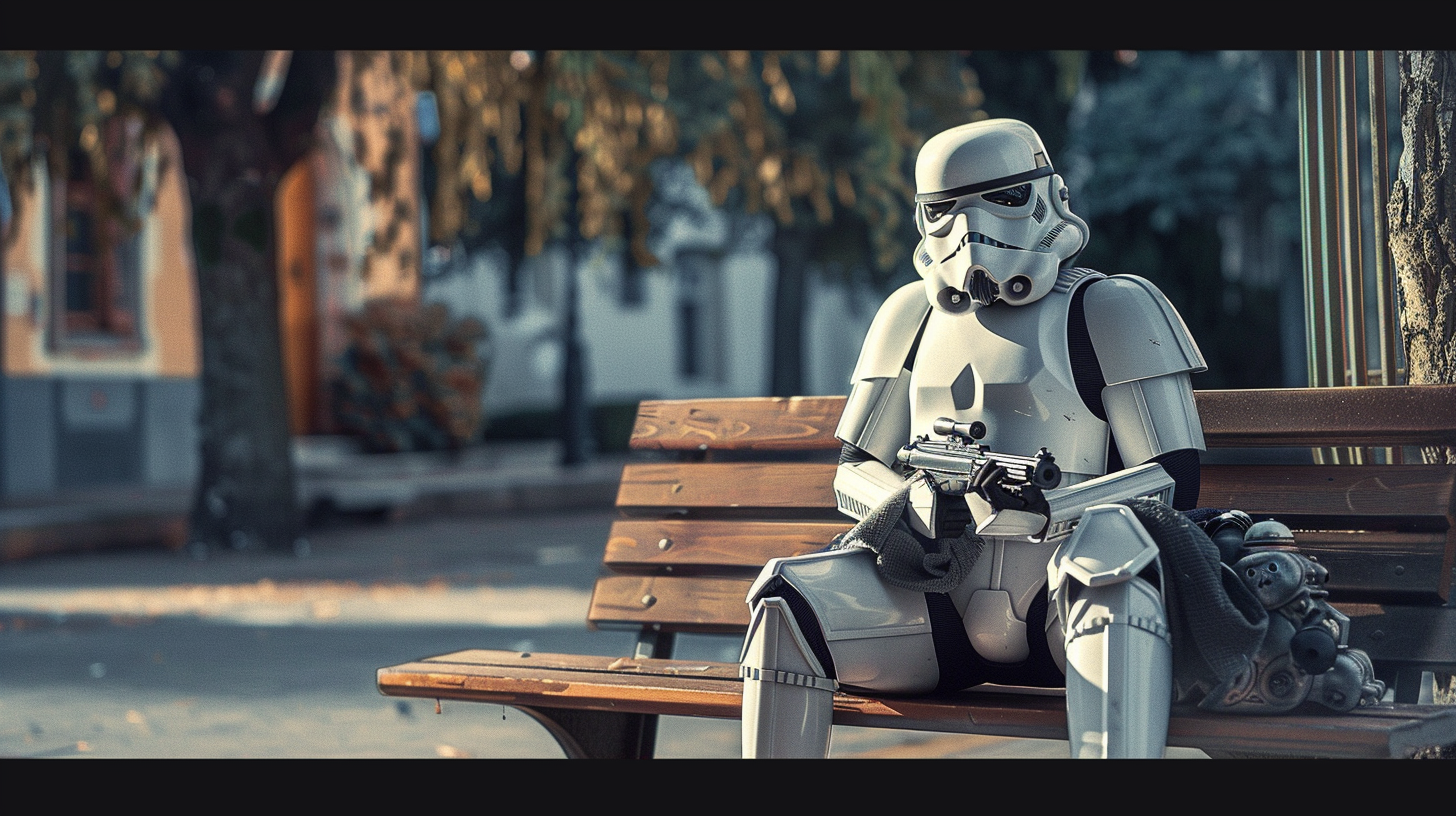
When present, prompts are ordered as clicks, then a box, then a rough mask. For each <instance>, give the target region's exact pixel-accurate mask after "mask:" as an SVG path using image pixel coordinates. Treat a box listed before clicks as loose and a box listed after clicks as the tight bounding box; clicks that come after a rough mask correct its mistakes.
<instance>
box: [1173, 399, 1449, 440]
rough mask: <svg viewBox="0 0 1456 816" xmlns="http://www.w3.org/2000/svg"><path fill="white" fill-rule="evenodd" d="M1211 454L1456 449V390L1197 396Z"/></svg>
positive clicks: (1200, 417) (1205, 436)
mask: <svg viewBox="0 0 1456 816" xmlns="http://www.w3.org/2000/svg"><path fill="white" fill-rule="evenodd" d="M1193 398H1194V401H1195V402H1196V403H1197V404H1198V415H1199V419H1200V420H1201V421H1202V423H1203V435H1204V439H1205V441H1206V442H1207V444H1208V445H1209V446H1210V447H1220V448H1239V447H1327V446H1331V440H1332V439H1338V440H1340V442H1339V444H1338V445H1335V446H1336V447H1339V446H1350V447H1385V446H1405V445H1417V446H1419V445H1443V444H1456V385H1386V386H1368V385H1362V386H1348V387H1336V388H1257V389H1228V390H1214V391H1194V392H1193Z"/></svg>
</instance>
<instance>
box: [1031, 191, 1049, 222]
mask: <svg viewBox="0 0 1456 816" xmlns="http://www.w3.org/2000/svg"><path fill="white" fill-rule="evenodd" d="M1046 210H1047V208H1046V199H1044V198H1042V197H1041V196H1037V197H1036V209H1034V210H1032V211H1031V217H1032V218H1035V219H1036V223H1038V224H1040V223H1041V222H1042V220H1044V219H1045V218H1046Z"/></svg>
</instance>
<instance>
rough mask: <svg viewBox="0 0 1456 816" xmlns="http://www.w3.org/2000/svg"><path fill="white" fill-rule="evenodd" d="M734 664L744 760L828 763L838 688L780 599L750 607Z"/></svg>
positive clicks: (768, 599)
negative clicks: (740, 696) (739, 688)
mask: <svg viewBox="0 0 1456 816" xmlns="http://www.w3.org/2000/svg"><path fill="white" fill-rule="evenodd" d="M739 662H740V663H741V669H740V671H741V673H742V675H743V757H744V758H745V759H755V758H774V759H777V758H812V759H822V758H825V757H828V756H829V731H830V725H831V723H832V721H833V715H834V689H835V688H836V687H837V684H836V683H835V681H833V680H831V679H829V678H828V677H827V676H825V675H826V672H825V671H824V668H823V667H822V666H821V665H820V664H819V661H818V659H816V658H815V657H814V653H813V651H811V650H810V649H809V644H808V643H807V642H806V641H805V640H804V636H803V635H802V634H801V633H800V631H799V627H798V625H797V624H795V623H794V616H793V614H792V613H790V612H789V608H788V604H786V603H784V600H783V599H782V598H775V597H769V598H764V599H762V600H760V601H759V602H758V603H757V604H756V605H755V607H754V610H753V622H752V623H751V624H750V625H749V631H748V639H747V640H746V641H745V642H744V646H743V656H742V658H741V659H740V661H739Z"/></svg>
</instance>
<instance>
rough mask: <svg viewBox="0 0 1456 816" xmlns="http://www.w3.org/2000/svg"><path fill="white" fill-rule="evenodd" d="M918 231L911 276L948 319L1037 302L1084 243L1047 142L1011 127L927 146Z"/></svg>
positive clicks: (920, 175)
mask: <svg viewBox="0 0 1456 816" xmlns="http://www.w3.org/2000/svg"><path fill="white" fill-rule="evenodd" d="M915 226H916V227H917V228H918V229H919V230H920V235H921V241H920V245H919V246H918V247H916V248H915V271H916V272H918V273H919V274H920V277H921V278H923V279H924V280H925V287H926V294H927V295H928V296H929V298H930V302H931V303H932V304H933V305H935V306H936V307H937V308H940V309H943V310H945V311H949V312H962V311H965V310H967V309H969V308H971V307H972V305H973V304H978V305H980V306H989V305H991V304H992V303H994V302H996V301H997V300H1002V301H1005V302H1007V303H1009V304H1011V305H1013V306H1020V305H1023V304H1026V303H1031V302H1033V301H1035V300H1037V299H1038V298H1041V297H1042V296H1044V295H1046V294H1047V293H1048V292H1050V291H1051V290H1052V286H1053V285H1054V284H1055V283H1056V280H1057V271H1058V269H1060V268H1061V267H1062V266H1063V265H1064V264H1070V262H1071V261H1072V259H1073V258H1075V257H1076V256H1077V253H1079V252H1081V251H1082V249H1083V247H1085V246H1087V237H1088V231H1087V224H1086V222H1085V221H1083V220H1082V219H1081V218H1078V217H1077V216H1076V215H1073V214H1072V211H1071V210H1070V209H1068V207H1067V187H1066V185H1065V184H1064V183H1063V182H1062V177H1061V176H1059V175H1057V174H1056V173H1055V171H1053V169H1052V164H1051V160H1050V159H1049V158H1047V154H1046V148H1045V147H1044V146H1043V145H1042V143H1041V137H1040V136H1038V135H1037V133H1036V131H1035V130H1032V129H1031V126H1029V125H1027V124H1025V123H1024V122H1018V121H1016V120H1014V119H988V120H985V121H981V122H973V123H971V124H968V125H960V126H958V127H954V128H951V129H950V130H947V131H944V132H942V133H939V134H937V135H935V136H933V137H931V138H930V140H929V141H927V142H926V143H925V146H924V147H922V148H921V149H920V154H919V156H918V157H917V158H916V161H915Z"/></svg>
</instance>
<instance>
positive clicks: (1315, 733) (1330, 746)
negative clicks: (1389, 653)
mask: <svg viewBox="0 0 1456 816" xmlns="http://www.w3.org/2000/svg"><path fill="white" fill-rule="evenodd" d="M378 682H379V688H380V690H381V691H382V692H384V693H385V694H389V695H396V696H402V697H420V696H423V697H432V698H435V699H440V700H466V701H471V702H483V703H497V704H500V705H509V706H514V707H518V708H521V709H522V710H525V711H527V713H530V714H533V716H535V712H536V711H544V712H546V717H547V719H548V720H549V719H551V718H552V716H553V713H554V712H556V711H559V710H561V709H567V710H572V711H577V712H582V713H585V712H594V713H595V715H596V716H597V717H598V718H599V719H600V723H599V724H598V727H597V728H596V730H595V732H596V733H607V732H610V731H611V730H612V721H613V720H618V721H626V720H628V718H629V716H630V715H642V714H647V715H673V716H685V717H713V718H718V719H732V720H736V719H738V718H739V717H740V715H741V711H742V683H741V681H740V680H739V679H738V664H736V663H720V662H713V661H690V660H670V659H667V660H664V659H653V658H625V657H615V658H614V657H601V656H591V655H567V654H536V653H522V652H512V651H502V650H491V649H465V650H462V651H459V652H452V653H450V654H444V655H440V656H438V657H429V658H425V659H423V660H418V661H414V662H410V663H404V664H401V665H398V666H392V667H389V668H387V669H381V670H380V671H379V677H378ZM588 718H589V717H588ZM538 719H539V717H538ZM834 722H835V724H837V725H851V726H867V727H878V728H903V729H913V730H917V731H937V732H946V733H962V734H983V735H987V736H999V737H1017V738H1026V739H1051V740H1065V739H1066V735H1067V712H1066V698H1065V696H1064V695H1063V693H1062V691H1061V690H1060V689H1027V688H1016V687H989V686H987V687H982V688H979V689H974V690H969V691H962V692H957V693H955V694H947V695H930V696H917V697H904V698H894V697H885V696H875V697H865V696H859V695H855V694H852V693H844V692H840V693H837V694H835V696H834ZM543 724H547V723H543ZM548 727H550V726H549V724H548ZM1453 734H1456V706H1439V705H1395V704H1381V705H1375V706H1368V707H1362V708H1360V709H1358V710H1356V711H1353V712H1350V713H1349V714H1343V715H1338V716H1335V715H1332V714H1331V713H1330V712H1329V711H1328V710H1317V709H1316V710H1311V711H1309V712H1307V713H1292V714H1283V715H1279V716H1274V717H1258V716H1229V715H1227V714H1212V713H1208V712H1202V711H1198V710H1196V709H1192V708H1181V707H1180V708H1175V710H1174V712H1173V716H1172V719H1171V720H1170V721H1169V725H1168V744H1169V745H1170V746H1173V747H1183V748H1196V749H1199V750H1201V751H1204V752H1205V753H1208V754H1209V755H1210V756H1220V755H1223V754H1230V755H1232V754H1240V753H1254V752H1251V751H1250V746H1257V747H1258V751H1257V753H1260V754H1266V755H1269V756H1279V755H1287V756H1320V757H1331V758H1348V759H1372V758H1401V757H1410V756H1413V755H1414V754H1416V753H1417V752H1418V751H1420V750H1422V749H1424V748H1427V747H1429V746H1432V745H1437V744H1441V743H1440V740H1443V739H1449V738H1450V737H1451V736H1452V735H1453ZM573 741H574V738H573ZM592 755H593V754H592V753H591V751H590V750H588V749H587V748H585V747H581V746H578V747H577V748H576V749H574V750H569V751H568V756H577V757H585V756H592Z"/></svg>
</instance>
